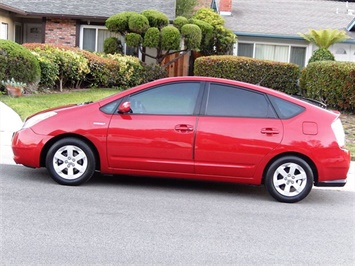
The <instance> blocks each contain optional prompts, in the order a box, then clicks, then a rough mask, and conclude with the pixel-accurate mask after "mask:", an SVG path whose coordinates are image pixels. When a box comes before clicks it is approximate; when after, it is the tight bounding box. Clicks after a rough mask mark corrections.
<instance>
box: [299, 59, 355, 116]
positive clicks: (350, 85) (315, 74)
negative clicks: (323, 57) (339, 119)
mask: <svg viewBox="0 0 355 266" xmlns="http://www.w3.org/2000/svg"><path fill="white" fill-rule="evenodd" d="M300 87H301V90H302V94H303V95H305V96H307V97H309V98H313V99H316V100H319V101H322V102H324V103H326V104H327V105H328V107H330V108H334V109H336V110H341V111H349V112H354V111H355V63H354V62H335V61H319V62H314V63H310V64H308V65H307V67H306V68H304V69H303V70H302V72H301V78H300Z"/></svg>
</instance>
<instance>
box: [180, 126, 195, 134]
mask: <svg viewBox="0 0 355 266" xmlns="http://www.w3.org/2000/svg"><path fill="white" fill-rule="evenodd" d="M175 131H177V132H180V133H187V132H191V131H194V127H193V126H191V125H185V124H181V125H176V126H175Z"/></svg>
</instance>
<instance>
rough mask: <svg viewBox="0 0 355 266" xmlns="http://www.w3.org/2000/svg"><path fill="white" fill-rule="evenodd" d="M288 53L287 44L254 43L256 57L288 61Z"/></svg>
mask: <svg viewBox="0 0 355 266" xmlns="http://www.w3.org/2000/svg"><path fill="white" fill-rule="evenodd" d="M288 53H289V47H288V46H281V45H269V44H256V45H255V58H257V59H263V60H272V61H279V62H288Z"/></svg>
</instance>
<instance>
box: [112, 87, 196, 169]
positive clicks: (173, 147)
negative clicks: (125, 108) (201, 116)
mask: <svg viewBox="0 0 355 266" xmlns="http://www.w3.org/2000/svg"><path fill="white" fill-rule="evenodd" d="M199 92H200V82H185V83H181V82H180V83H170V84H165V85H161V86H158V87H154V88H150V89H146V90H144V91H142V92H139V93H136V94H133V95H130V96H129V97H127V98H126V99H124V100H123V101H124V102H125V101H128V102H129V103H130V106H131V112H130V113H124V114H115V115H113V117H112V120H111V123H110V126H109V128H108V135H107V151H108V163H109V167H110V168H115V169H132V170H133V171H146V172H148V171H151V172H153V173H154V172H156V173H159V172H181V173H193V172H194V163H193V141H194V135H195V132H196V119H197V117H196V115H195V107H196V102H197V99H198V97H199Z"/></svg>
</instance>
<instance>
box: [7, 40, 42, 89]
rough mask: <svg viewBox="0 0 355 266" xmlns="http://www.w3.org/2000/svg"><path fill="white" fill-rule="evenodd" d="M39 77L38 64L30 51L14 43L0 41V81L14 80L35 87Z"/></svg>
mask: <svg viewBox="0 0 355 266" xmlns="http://www.w3.org/2000/svg"><path fill="white" fill-rule="evenodd" d="M40 76H41V69H40V65H39V62H38V61H37V59H36V57H35V56H34V55H33V54H32V53H31V52H30V51H28V50H27V49H25V48H24V47H22V46H21V45H19V44H17V43H15V42H12V41H8V40H0V80H3V79H11V78H14V79H15V80H16V81H19V82H24V83H27V84H28V85H30V86H36V84H37V82H38V81H39V79H40Z"/></svg>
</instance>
